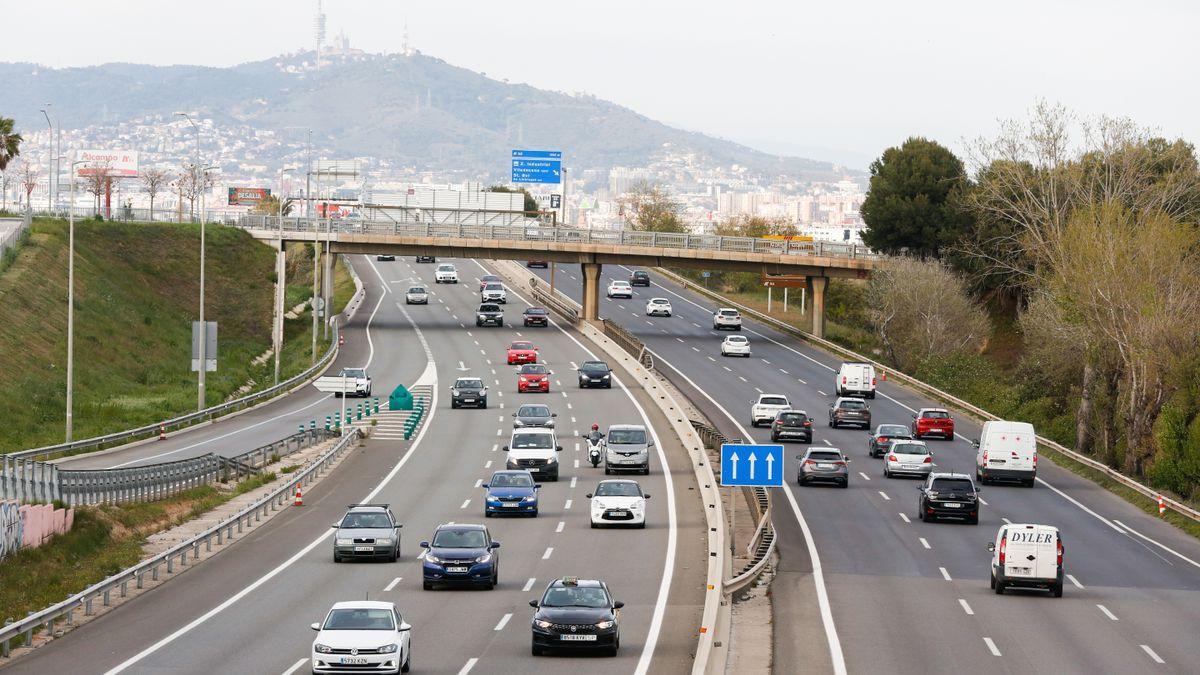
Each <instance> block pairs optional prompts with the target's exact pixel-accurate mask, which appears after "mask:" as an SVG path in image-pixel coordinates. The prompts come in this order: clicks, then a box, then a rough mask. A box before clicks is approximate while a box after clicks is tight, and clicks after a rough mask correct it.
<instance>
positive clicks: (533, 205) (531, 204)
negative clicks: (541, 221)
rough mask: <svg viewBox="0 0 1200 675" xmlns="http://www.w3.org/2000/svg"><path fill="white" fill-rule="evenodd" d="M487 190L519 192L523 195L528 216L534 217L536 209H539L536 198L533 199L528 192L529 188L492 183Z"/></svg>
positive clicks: (536, 212)
mask: <svg viewBox="0 0 1200 675" xmlns="http://www.w3.org/2000/svg"><path fill="white" fill-rule="evenodd" d="M488 192H508V193H517V192H520V193H521V194H523V195H525V215H526V216H527V217H529V218H534V217H536V216H537V214H538V211H539V210H540V209H539V208H538V203H537V199H535V198H534V196H533V195H532V194H530V193H529V190H526V189H525V188H514V187H508V186H507V185H493V186H492V187H490V188H488Z"/></svg>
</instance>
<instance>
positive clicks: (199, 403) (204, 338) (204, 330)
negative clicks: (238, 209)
mask: <svg viewBox="0 0 1200 675" xmlns="http://www.w3.org/2000/svg"><path fill="white" fill-rule="evenodd" d="M175 115H176V116H177V117H183V118H184V119H186V120H187V121H188V122H189V123H191V125H192V129H193V130H194V131H195V132H196V157H195V162H194V163H193V164H192V172H193V173H192V185H193V187H195V186H196V185H195V184H196V181H197V180H198V179H199V174H198V172H199V170H200V127H199V126H197V125H196V121H195V120H193V119H192V117H191V115H188V114H187V113H185V112H177V113H175ZM207 342H208V325H207V324H205V323H204V221H203V219H201V221H200V345H199V356H200V367H199V368H198V369H197V377H196V380H197V383H196V410H204V401H205V396H204V372H205V370H204V369H205V367H206V366H207V357H208V355H207V354H205V353H204V352H205V347H206V346H207V344H206V343H207Z"/></svg>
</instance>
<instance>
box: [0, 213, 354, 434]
mask: <svg viewBox="0 0 1200 675" xmlns="http://www.w3.org/2000/svg"><path fill="white" fill-rule="evenodd" d="M199 236H200V233H199V228H198V226H192V225H173V224H155V225H145V224H132V225H131V224H118V223H108V222H96V221H82V222H79V221H77V222H76V229H75V245H76V261H75V275H76V277H75V281H76V286H75V436H76V438H84V437H88V436H94V435H98V434H102V433H106V432H111V431H117V430H120V429H125V428H129V427H132V426H139V425H143V424H149V423H152V422H155V421H159V420H162V419H166V418H170V417H173V416H175V415H178V414H182V413H184V412H188V411H190V410H194V409H195V405H196V377H195V375H194V374H193V373H191V372H190V370H189V365H190V364H189V356H188V354H189V349H190V343H191V322H192V321H193V320H195V318H196V310H197V299H198V297H199V279H198V278H197V274H196V271H197V269H198V258H199V248H200V246H199ZM207 244H208V255H207V270H208V275H207V284H206V288H205V291H206V296H207V303H206V304H207V306H206V314H207V316H206V317H205V318H207V319H209V320H213V321H217V322H219V325H220V328H219V331H220V332H219V351H218V358H219V364H218V370H217V372H215V373H209V376H208V380H207V387H208V392H207V394H208V401H209V403H210V404H212V403H216V402H219V401H222V400H225V399H227V398H229V397H230V396H231V395H233V394H234V392H235V391H236V390H237V389H238V388H239V387H241V386H242V385H244V384H246V383H247V381H249V380H251V379H253V380H255V381H257V382H258V383H259V386H258V388H261V387H262V386H263V385H269V384H270V382H271V379H272V370H273V367H272V365H271V364H264V365H262V366H258V367H252V366H251V365H250V361H251V359H253V358H254V357H256V356H258V355H260V354H262V353H263V352H265V351H266V350H267V349H268V348H269V347H270V335H271V325H270V324H271V310H272V287H273V282H274V255H273V253H272V251H271V249H270V247H268V246H265V245H263V244H260V243H258V242H256V241H255V240H253V239H251V238H250V236H249V235H247V234H246V233H244V232H241V231H239V230H234V229H232V228H224V227H217V226H209V228H208V231H207ZM309 260H311V258H309ZM295 267H296V268H299V269H300V270H303V269H304V266H303V265H296V266H295ZM289 276H291V277H294V278H289V282H290V283H289V291H292V293H293V294H301V289H300V287H306V288H310V289H311V287H312V277H311V276H308V275H307V274H306V273H304V272H303V271H298V273H296V274H290V275H289ZM66 279H67V227H66V223H64V222H62V221H35V223H34V227H33V233H32V236H31V237H30V239H29V241H28V243H27V244H26V245H25V246H24V247H23V248H22V249H21V250H20V251H19V254H18V256H17V258H16V260H15V261H14V263H13V265H12V266H11V267H9V268H8V269H7V270H5V271H4V272H3V273H2V274H0V298H4V302H3V303H0V419H2V420H4V425H5V434H4V437H3V440H2V441H0V452H7V451H12V450H19V449H24V448H28V447H33V446H37V445H44V444H50V443H57V442H61V441H62V439H63V429H64V427H63V424H64V410H65V400H66V394H65V386H66V385H65V383H66V374H65V365H66V325H67V317H66V305H67V302H66V299H67V290H66V289H67V283H66ZM339 283H340V285H341V290H342V292H341V293H340V295H341V296H342V302H343V303H344V302H345V301H346V300H347V299H348V298H349V293H347V292H346V287H347V285H349V287H350V289H351V290H352V288H353V284H352V282H350V281H349V279H348V277H347V275H346V274H345V271H344V270H342V271H341V279H340V281H339ZM310 324H311V315H310V314H305V315H304V316H303V317H301V318H300V319H297V320H296V321H290V322H288V326H287V334H286V340H287V341H288V343H287V344H286V345H285V346H286V348H285V350H284V353H283V359H284V365H285V367H284V374H285V376H290V375H292V374H295V373H297V372H300V371H301V370H303V369H304V368H306V367H307V366H308V363H309V355H310V339H311V338H310V336H311V332H310V330H309V326H310Z"/></svg>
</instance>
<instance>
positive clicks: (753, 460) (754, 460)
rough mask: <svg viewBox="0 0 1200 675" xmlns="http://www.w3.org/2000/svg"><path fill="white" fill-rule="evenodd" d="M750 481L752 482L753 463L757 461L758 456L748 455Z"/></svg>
mask: <svg viewBox="0 0 1200 675" xmlns="http://www.w3.org/2000/svg"><path fill="white" fill-rule="evenodd" d="M748 461H749V462H750V480H754V463H755V462H757V461H758V455H756V454H754V453H753V452H752V453H750V459H749V460H748Z"/></svg>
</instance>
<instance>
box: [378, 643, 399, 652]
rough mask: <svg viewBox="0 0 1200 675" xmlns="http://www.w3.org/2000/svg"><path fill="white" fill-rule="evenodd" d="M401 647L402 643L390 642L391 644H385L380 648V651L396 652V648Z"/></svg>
mask: <svg viewBox="0 0 1200 675" xmlns="http://www.w3.org/2000/svg"><path fill="white" fill-rule="evenodd" d="M399 648H400V645H398V644H394V643H393V644H390V645H384V646H382V647H380V648H379V653H380V654H395V653H396V650H397V649H399Z"/></svg>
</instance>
